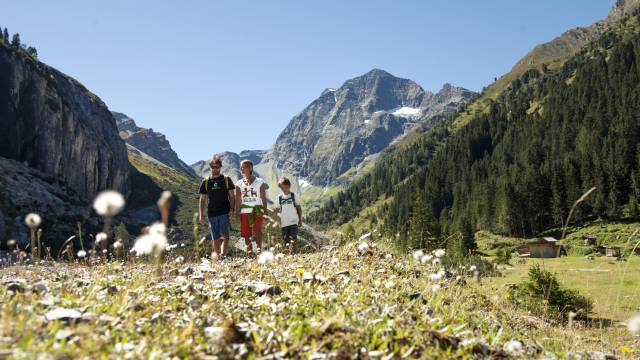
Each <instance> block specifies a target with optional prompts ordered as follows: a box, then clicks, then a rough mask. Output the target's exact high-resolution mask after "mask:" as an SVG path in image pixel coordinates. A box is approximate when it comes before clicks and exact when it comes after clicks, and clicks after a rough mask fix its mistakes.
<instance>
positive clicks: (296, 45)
mask: <svg viewBox="0 0 640 360" xmlns="http://www.w3.org/2000/svg"><path fill="white" fill-rule="evenodd" d="M613 3H614V0H562V1H559V0H536V1H516V0H486V1H477V0H466V1H459V0H458V1H454V0H446V1H445V0H440V1H427V0H423V1H418V0H416V1H400V0H393V1H392V0H389V1H356V0H350V1H346V0H324V1H300V0H278V1H264V0H260V1H258V0H256V1H240V0H237V1H236V0H234V1H205V0H202V1H180V2H178V1H158V0H156V1H127V0H117V1H113V0H111V1H87V0H74V1H36V0H20V1H8V2H4V3H3V4H2V12H1V13H0V26H2V27H8V28H9V30H10V32H11V33H14V32H19V33H20V34H21V38H22V40H23V42H24V43H26V44H28V45H33V46H35V47H36V48H37V49H38V52H39V55H40V59H41V60H43V61H44V62H46V63H48V64H50V65H52V66H54V67H56V68H58V69H60V70H61V71H63V72H65V73H67V74H69V75H71V76H73V77H75V78H76V79H78V80H79V81H80V82H82V83H83V84H84V85H85V86H87V87H88V88H89V89H90V90H91V91H93V92H94V93H96V94H97V95H98V96H99V97H100V98H102V99H103V100H104V101H105V102H106V103H107V105H108V106H109V108H110V109H112V110H115V111H120V112H123V113H126V114H128V115H129V116H131V117H133V118H134V119H136V121H137V122H138V124H139V125H140V126H144V127H151V128H153V129H154V130H157V131H160V132H163V133H165V134H166V135H167V137H168V139H169V140H170V141H171V144H172V146H173V148H174V149H175V150H176V151H177V152H178V154H179V155H180V156H181V157H182V158H183V160H185V161H186V162H188V163H192V162H195V161H197V160H199V159H204V158H208V157H210V156H211V155H212V154H213V153H216V152H220V151H224V150H230V151H240V150H243V149H264V148H268V147H269V146H271V145H272V144H273V142H274V141H275V139H276V137H277V136H278V134H279V133H280V131H281V130H282V129H283V128H284V127H285V126H286V125H287V123H288V122H289V120H290V119H291V117H292V116H293V115H295V114H296V113H298V112H299V111H300V110H302V109H303V108H304V107H305V106H306V105H307V104H308V103H309V102H311V101H313V100H314V99H315V98H316V97H317V96H318V95H320V93H321V92H322V90H323V89H325V88H327V87H338V86H340V85H341V84H342V83H343V82H344V81H345V80H346V79H349V78H352V77H355V76H358V75H361V74H363V73H366V72H367V71H369V70H370V69H372V68H381V69H384V70H387V71H389V72H390V73H392V74H394V75H396V76H400V77H404V78H409V79H412V80H414V81H416V82H417V83H418V84H420V85H422V87H424V88H425V89H427V90H431V91H437V90H438V89H439V88H440V87H441V86H442V84H443V83H445V82H449V83H452V84H454V85H458V86H464V87H467V88H469V89H472V90H476V91H478V90H480V89H482V87H483V86H486V85H488V84H489V83H491V82H492V81H493V78H494V77H497V76H500V75H501V74H504V73H505V72H507V71H508V70H509V69H510V68H511V66H512V65H513V64H514V63H515V62H516V61H517V60H518V59H519V58H520V57H522V56H523V55H524V54H525V53H526V52H527V51H528V50H530V49H531V48H532V47H533V46H535V45H536V44H539V43H541V42H545V41H548V40H550V39H552V38H553V37H555V36H556V35H559V34H560V33H562V32H563V31H565V30H567V29H570V28H573V27H576V26H584V25H589V24H591V23H592V22H594V21H596V20H599V19H602V18H604V17H605V16H606V15H607V13H608V11H609V9H610V8H611V7H612V5H613ZM240 133H242V134H240Z"/></svg>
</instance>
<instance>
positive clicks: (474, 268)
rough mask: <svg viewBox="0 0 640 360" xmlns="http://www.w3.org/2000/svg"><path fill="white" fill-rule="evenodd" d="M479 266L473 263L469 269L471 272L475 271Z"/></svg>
mask: <svg viewBox="0 0 640 360" xmlns="http://www.w3.org/2000/svg"><path fill="white" fill-rule="evenodd" d="M477 268H478V267H477V266H475V265H471V266H469V271H470V272H474V271H476V269H477Z"/></svg>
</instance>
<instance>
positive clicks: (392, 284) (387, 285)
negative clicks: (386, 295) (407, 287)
mask: <svg viewBox="0 0 640 360" xmlns="http://www.w3.org/2000/svg"><path fill="white" fill-rule="evenodd" d="M395 285H396V283H394V282H393V280H389V281H387V282H386V283H385V284H384V287H386V288H387V289H391V288H392V287H394V286H395Z"/></svg>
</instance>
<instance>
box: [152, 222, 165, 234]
mask: <svg viewBox="0 0 640 360" xmlns="http://www.w3.org/2000/svg"><path fill="white" fill-rule="evenodd" d="M148 233H149V234H156V235H166V234H167V227H166V226H165V225H164V224H163V223H161V222H155V223H153V224H151V226H149V232H148Z"/></svg>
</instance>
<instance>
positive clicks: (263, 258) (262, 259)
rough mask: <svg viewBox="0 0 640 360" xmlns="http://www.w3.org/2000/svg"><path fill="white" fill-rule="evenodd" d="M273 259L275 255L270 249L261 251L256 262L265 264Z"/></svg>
mask: <svg viewBox="0 0 640 360" xmlns="http://www.w3.org/2000/svg"><path fill="white" fill-rule="evenodd" d="M273 259H275V255H273V253H272V252H271V251H263V252H262V253H261V254H260V256H258V264H267V263H270V262H272V261H273Z"/></svg>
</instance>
